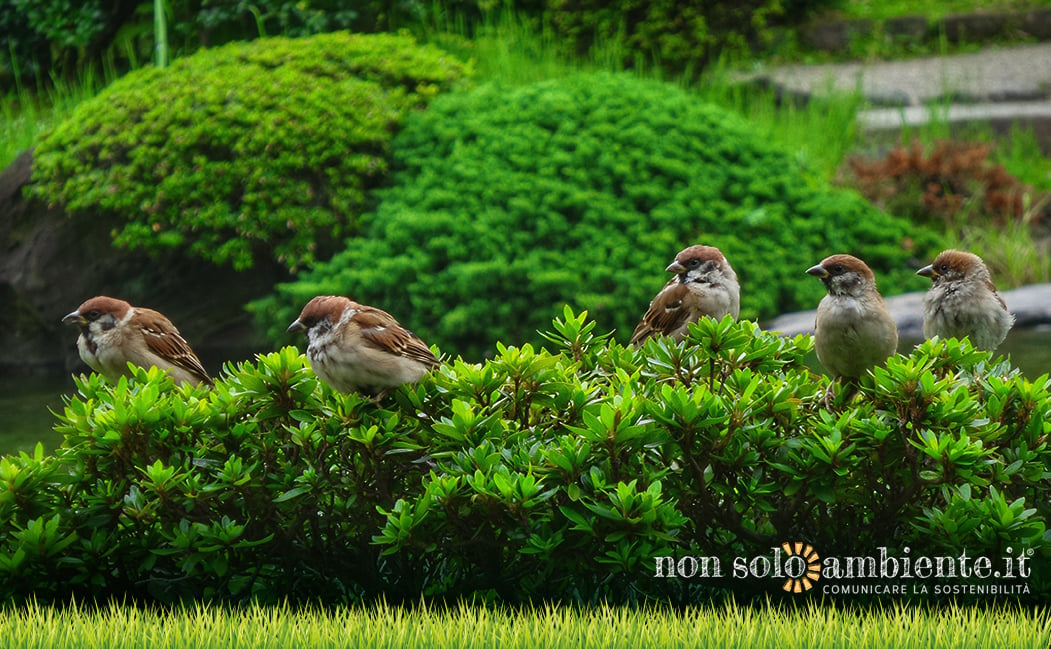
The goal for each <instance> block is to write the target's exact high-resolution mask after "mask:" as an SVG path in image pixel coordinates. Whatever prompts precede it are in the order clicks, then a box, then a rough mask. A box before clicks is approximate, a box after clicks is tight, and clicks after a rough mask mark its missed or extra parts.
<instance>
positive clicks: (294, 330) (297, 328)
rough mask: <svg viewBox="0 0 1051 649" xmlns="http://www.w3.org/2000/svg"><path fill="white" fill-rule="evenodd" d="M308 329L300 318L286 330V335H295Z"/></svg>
mask: <svg viewBox="0 0 1051 649" xmlns="http://www.w3.org/2000/svg"><path fill="white" fill-rule="evenodd" d="M306 329H307V328H306V327H304V326H303V323H302V322H300V321H299V318H296V320H295V322H293V323H292V324H290V325H288V329H285V333H290V334H294V333H297V332H300V331H306Z"/></svg>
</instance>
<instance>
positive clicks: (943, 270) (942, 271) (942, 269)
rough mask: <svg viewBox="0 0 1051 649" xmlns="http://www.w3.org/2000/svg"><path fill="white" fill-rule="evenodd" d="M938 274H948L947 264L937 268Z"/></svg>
mask: <svg viewBox="0 0 1051 649" xmlns="http://www.w3.org/2000/svg"><path fill="white" fill-rule="evenodd" d="M938 272H939V273H947V272H949V264H942V265H941V266H938Z"/></svg>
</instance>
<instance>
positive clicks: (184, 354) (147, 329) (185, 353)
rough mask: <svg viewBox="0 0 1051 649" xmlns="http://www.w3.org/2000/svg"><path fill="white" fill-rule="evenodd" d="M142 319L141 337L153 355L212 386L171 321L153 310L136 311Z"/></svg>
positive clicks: (199, 363) (198, 360)
mask: <svg viewBox="0 0 1051 649" xmlns="http://www.w3.org/2000/svg"><path fill="white" fill-rule="evenodd" d="M137 311H138V313H139V315H140V316H141V317H142V325H143V329H142V330H143V337H144V338H145V339H146V346H147V347H148V348H149V349H150V351H152V352H153V353H154V354H157V355H158V356H160V357H161V358H164V359H167V360H168V361H170V362H171V363H172V364H174V365H177V366H179V367H181V368H183V369H184V370H186V371H187V372H189V373H190V374H192V375H194V376H196V377H198V378H199V379H201V380H202V381H204V382H205V383H207V384H208V385H214V383H213V382H212V377H210V376H208V372H207V371H206V370H205V369H204V365H202V364H201V359H199V358H197V354H195V353H193V350H192V349H190V344H189V343H187V342H186V339H185V338H183V337H182V335H181V334H180V333H179V330H178V329H176V328H175V325H173V324H172V323H171V320H169V319H168V318H166V317H164V316H163V315H162V314H160V313H158V312H157V311H154V310H153V309H142V308H139V309H137Z"/></svg>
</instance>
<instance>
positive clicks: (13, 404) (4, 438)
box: [0, 327, 1051, 453]
mask: <svg viewBox="0 0 1051 649" xmlns="http://www.w3.org/2000/svg"><path fill="white" fill-rule="evenodd" d="M914 343H915V341H906V342H903V344H902V350H903V351H907V350H908V349H909V348H911V347H912V345H913V344H914ZM999 352H1000V353H1002V354H1005V355H1009V356H1010V357H1011V361H1012V362H1013V364H1014V365H1015V367H1017V368H1018V369H1020V370H1021V371H1022V372H1023V373H1024V374H1025V375H1026V376H1028V377H1030V378H1036V377H1038V376H1040V375H1041V374H1045V373H1049V372H1051V327H1040V328H1036V329H1027V330H1020V331H1012V332H1011V333H1010V334H1009V335H1008V336H1007V340H1005V341H1004V344H1003V345H1001V347H1000V349H999ZM813 360H814V362H815V365H816V361H817V359H816V358H815V359H813ZM819 367H820V366H818V368H819ZM73 390H74V387H73V379H72V377H69V376H59V377H53V376H52V377H43V378H11V377H6V376H5V377H0V413H3V424H2V425H0V453H18V452H19V451H26V452H29V453H31V452H32V450H33V447H35V446H36V444H37V442H42V443H43V444H44V449H45V451H52V450H54V449H56V448H58V447H59V446H60V445H61V444H62V436H61V435H59V434H58V433H56V432H54V430H52V427H53V426H54V424H55V422H56V419H55V416H54V415H53V414H52V412H62V408H63V401H62V397H63V395H67V394H72V393H73Z"/></svg>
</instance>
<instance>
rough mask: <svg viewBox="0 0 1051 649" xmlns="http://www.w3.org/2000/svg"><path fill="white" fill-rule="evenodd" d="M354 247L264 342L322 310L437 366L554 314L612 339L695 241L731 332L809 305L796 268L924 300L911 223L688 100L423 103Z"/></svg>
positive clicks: (658, 92) (265, 307)
mask: <svg viewBox="0 0 1051 649" xmlns="http://www.w3.org/2000/svg"><path fill="white" fill-rule="evenodd" d="M392 146H393V149H392V155H393V162H392V165H393V170H394V171H393V174H392V178H391V180H392V186H391V187H390V188H388V189H386V190H384V192H383V193H382V194H381V198H380V203H379V206H378V209H377V211H376V213H375V214H371V215H369V216H368V217H367V222H366V223H365V224H364V225H363V228H362V234H363V236H362V237H360V238H358V239H351V240H348V241H347V242H346V249H345V250H343V251H341V252H340V253H338V254H337V255H336V256H335V257H333V258H332V259H331V260H330V261H328V262H324V263H320V264H318V265H317V266H316V267H314V268H313V269H312V270H310V271H309V272H305V273H303V274H301V275H300V277H299V278H298V279H297V281H296V282H294V283H292V284H288V285H284V286H280V287H279V288H278V293H277V295H276V296H275V297H273V298H271V299H269V300H267V301H264V302H263V303H262V304H260V305H257V308H258V309H259V310H260V312H261V317H260V321H261V322H264V323H265V326H268V327H270V331H271V334H272V335H273V337H274V339H275V340H287V339H286V338H282V337H281V336H282V334H283V331H284V325H287V323H288V322H291V321H292V320H293V319H294V318H295V315H296V313H297V312H298V309H299V308H301V307H302V305H303V304H304V303H306V301H307V300H309V299H310V298H312V297H313V296H315V295H317V294H324V293H334V294H338V295H350V296H352V297H353V298H355V299H357V300H359V301H361V302H364V303H366V304H375V305H376V306H379V307H381V308H383V309H386V310H387V311H390V312H391V313H392V314H394V316H395V317H397V318H399V320H401V321H402V322H403V323H404V324H406V326H408V327H410V328H411V329H413V330H414V331H416V333H418V334H419V335H420V336H421V337H422V338H423V339H424V340H426V341H428V342H429V343H432V344H437V345H438V346H439V347H440V348H442V349H443V350H444V351H446V352H448V353H453V354H463V355H465V356H467V357H471V358H478V357H480V356H481V355H482V354H484V353H487V352H488V351H490V350H491V348H492V344H493V342H494V341H495V340H503V341H514V342H515V343H516V344H521V343H524V342H533V343H536V342H537V341H538V340H539V338H538V335H537V333H536V332H537V330H538V329H543V328H545V327H546V325H547V322H548V321H549V320H550V319H551V318H552V317H553V316H554V315H555V314H557V313H558V311H559V309H560V308H561V305H562V304H564V303H566V302H568V303H570V304H572V305H574V306H575V307H577V308H586V309H588V310H589V312H591V313H592V315H593V316H594V317H595V318H596V319H597V320H599V322H601V323H602V326H603V327H612V328H615V329H616V330H617V332H618V337H620V338H621V339H622V340H627V336H629V335H630V333H631V331H632V330H633V329H634V327H635V325H636V324H637V323H638V320H639V318H641V316H642V314H643V313H644V312H645V310H646V307H647V305H648V303H649V300H650V299H652V298H653V296H654V295H655V294H656V293H657V291H658V290H660V288H661V286H663V284H664V282H665V281H666V280H667V278H668V274H667V273H665V272H664V268H665V266H666V265H667V264H668V263H669V262H670V261H671V259H672V258H673V257H674V256H675V254H676V253H677V252H679V250H681V249H682V248H684V247H686V246H688V245H692V244H695V243H706V244H710V245H715V246H718V247H719V248H721V249H722V251H723V253H724V254H725V255H726V257H727V259H728V260H729V261H730V263H731V265H733V267H734V269H735V270H736V271H737V273H738V276H739V277H740V278H741V287H742V288H741V292H742V295H741V316H742V317H744V318H756V317H760V318H762V317H772V316H774V315H776V314H779V313H782V312H785V311H791V310H796V309H805V308H813V307H814V306H815V305H816V304H817V302H818V301H819V300H820V298H821V295H822V292H823V289H822V286H821V284H820V282H815V281H813V278H811V277H808V276H807V275H806V274H805V273H804V272H803V270H805V269H806V268H807V267H809V266H810V265H812V264H814V263H817V262H818V261H820V260H821V259H823V258H824V257H825V256H827V255H829V254H832V253H834V252H850V253H853V254H856V255H858V256H859V257H861V258H863V259H865V260H866V261H867V262H868V263H869V265H870V266H872V268H873V269H874V271H875V272H876V275H877V278H878V281H879V285H880V288H881V289H882V290H883V291H884V293H894V292H901V291H904V290H909V289H914V290H919V289H921V288H922V285H921V284H920V283H919V282H918V281H917V278H916V277H915V276H914V274H913V273H914V270H915V268H918V267H919V266H918V265H917V263H918V261H919V260H921V259H924V258H926V257H928V256H931V255H932V254H934V253H936V252H937V250H938V249H939V246H938V245H937V244H936V243H934V241H935V237H934V235H933V234H932V233H931V231H930V230H927V229H924V227H923V226H918V225H914V224H911V223H909V222H907V221H905V220H902V219H896V218H894V217H892V216H889V215H887V214H884V213H882V212H880V211H879V210H877V209H876V208H874V207H872V205H871V204H869V203H868V202H867V201H865V200H864V199H862V198H860V197H859V196H858V195H856V194H855V193H853V192H848V191H845V190H837V189H832V188H830V187H829V185H828V184H827V183H826V182H825V181H824V180H822V179H820V178H819V177H817V175H816V174H814V173H811V172H809V171H808V170H806V169H805V168H803V167H802V166H801V165H800V163H799V162H798V160H797V159H796V158H795V157H793V156H792V155H791V154H790V153H789V152H787V151H783V150H780V149H778V148H777V147H775V146H773V145H772V144H770V143H769V142H767V141H764V140H762V139H760V138H759V137H757V136H755V135H753V134H752V133H751V131H750V129H749V125H748V123H747V122H745V121H743V120H742V119H740V118H738V117H736V116H735V115H732V114H729V113H727V112H725V111H723V110H721V109H719V108H717V107H714V106H712V105H708V104H705V103H702V102H699V101H698V100H697V98H696V97H695V96H693V95H691V94H689V93H687V92H684V91H683V90H681V89H679V88H677V87H675V86H673V85H671V84H664V83H659V82H650V81H640V80H637V79H634V78H631V77H629V76H624V75H621V76H616V75H606V74H599V75H581V76H575V77H570V78H567V79H560V80H555V81H547V82H542V83H538V84H534V85H531V86H527V87H521V88H513V89H509V88H504V87H501V86H499V85H485V86H482V87H479V88H476V89H473V90H471V91H468V92H465V93H455V94H449V95H446V96H443V97H440V98H438V99H437V100H436V101H435V102H433V103H432V104H431V105H430V107H429V108H428V110H426V111H424V112H422V113H418V114H416V115H414V116H413V117H412V118H411V119H409V120H408V121H407V122H406V124H405V129H404V130H403V131H402V132H401V133H400V134H399V135H398V136H397V138H396V139H395V140H394V143H393V145H392Z"/></svg>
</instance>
